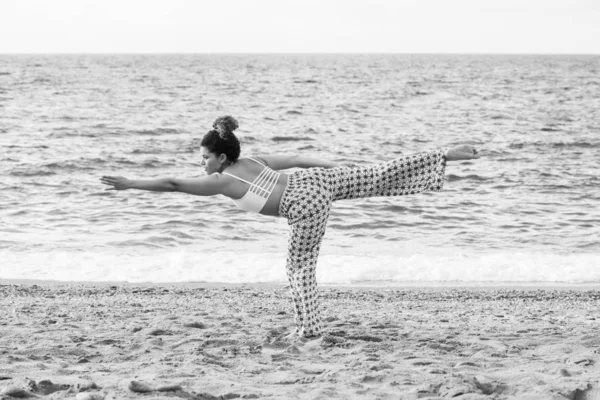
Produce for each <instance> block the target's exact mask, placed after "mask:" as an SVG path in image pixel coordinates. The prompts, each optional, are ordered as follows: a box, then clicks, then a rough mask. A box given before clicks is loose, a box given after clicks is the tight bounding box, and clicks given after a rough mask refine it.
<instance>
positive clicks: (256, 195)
mask: <svg viewBox="0 0 600 400" xmlns="http://www.w3.org/2000/svg"><path fill="white" fill-rule="evenodd" d="M247 158H248V159H249V160H252V161H254V162H255V163H258V164H260V165H262V166H263V167H265V168H263V170H262V171H260V174H258V176H257V177H256V179H254V181H253V182H250V181H247V180H245V179H244V178H240V177H239V176H236V175H233V174H230V173H228V172H222V174H223V175H229V176H231V177H232V178H235V179H237V180H239V181H242V182H244V183H247V184H248V185H250V188H248V191H247V192H246V194H245V195H243V196H242V197H241V198H239V199H232V200H233V202H234V203H235V204H236V205H237V206H238V207H239V208H241V209H242V210H244V211H253V212H260V210H262V209H263V207H264V206H265V204H266V203H267V200H269V196H271V193H273V190H274V189H275V185H277V181H278V180H279V176H280V175H281V173H279V172H277V171H274V170H273V169H271V168H269V167H268V166H266V165H265V164H263V163H261V162H260V161H258V160H256V159H254V158H251V157H247Z"/></svg>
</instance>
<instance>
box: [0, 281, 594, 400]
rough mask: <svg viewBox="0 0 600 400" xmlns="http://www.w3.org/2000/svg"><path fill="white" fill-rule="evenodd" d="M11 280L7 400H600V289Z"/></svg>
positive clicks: (2, 321) (1, 342)
mask: <svg viewBox="0 0 600 400" xmlns="http://www.w3.org/2000/svg"><path fill="white" fill-rule="evenodd" d="M320 293H321V299H322V300H321V304H322V307H321V311H322V314H323V317H324V320H325V322H324V325H325V334H324V335H323V336H322V337H321V338H319V339H314V340H296V341H292V340H289V339H286V335H287V334H288V333H289V332H290V330H291V328H292V326H293V321H292V312H291V303H290V300H289V297H288V291H287V288H286V287H285V286H283V285H281V286H278V285H269V286H261V285H200V284H196V285H123V284H114V285H111V284H90V283H85V284H80V283H71V284H61V283H49V282H46V283H39V284H35V285H34V284H32V283H18V284H14V283H11V282H6V281H5V282H2V281H0V313H1V315H2V317H1V318H0V398H1V399H2V400H4V399H13V398H26V397H28V396H31V397H33V396H35V397H38V398H43V399H79V400H85V399H87V400H90V399H91V400H94V399H137V398H151V399H162V398H165V399H166V398H177V397H179V398H184V399H235V398H241V399H296V398H299V399H361V398H364V399H417V398H429V399H435V398H457V399H470V400H473V399H572V400H581V399H600V363H599V358H600V329H599V325H600V291H598V290H590V289H589V288H576V287H571V288H548V287H544V288H537V289H536V288H494V287H491V288H478V287H471V288H448V287H446V288H418V287H411V288H342V287H339V288H336V287H327V288H320Z"/></svg>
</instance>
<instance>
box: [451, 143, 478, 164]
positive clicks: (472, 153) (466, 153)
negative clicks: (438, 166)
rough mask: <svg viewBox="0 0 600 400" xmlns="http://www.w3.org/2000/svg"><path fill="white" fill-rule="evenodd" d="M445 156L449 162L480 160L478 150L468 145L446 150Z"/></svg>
mask: <svg viewBox="0 0 600 400" xmlns="http://www.w3.org/2000/svg"><path fill="white" fill-rule="evenodd" d="M444 155H445V156H446V160H448V161H460V160H473V159H475V158H479V152H478V151H477V149H476V148H475V147H473V146H469V145H468V144H462V145H460V146H456V147H452V148H451V149H448V150H446V153H444Z"/></svg>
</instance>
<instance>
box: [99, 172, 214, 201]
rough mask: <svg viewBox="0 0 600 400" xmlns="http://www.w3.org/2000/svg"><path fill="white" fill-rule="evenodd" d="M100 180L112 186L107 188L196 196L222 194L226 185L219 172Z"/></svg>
mask: <svg viewBox="0 0 600 400" xmlns="http://www.w3.org/2000/svg"><path fill="white" fill-rule="evenodd" d="M100 182H102V183H103V184H105V185H108V186H112V187H109V188H108V189H106V190H127V189H138V190H148V191H151V192H181V193H188V194H194V195H196V196H213V195H215V194H222V193H223V187H224V182H223V181H222V179H220V177H219V176H218V174H212V175H209V176H205V177H202V178H191V179H179V178H160V179H150V180H142V179H127V178H125V177H122V176H103V177H102V178H101V179H100Z"/></svg>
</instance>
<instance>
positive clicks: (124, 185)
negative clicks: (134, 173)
mask: <svg viewBox="0 0 600 400" xmlns="http://www.w3.org/2000/svg"><path fill="white" fill-rule="evenodd" d="M100 182H102V183H104V184H105V185H108V186H113V187H111V188H108V189H106V190H126V189H129V188H131V184H130V181H129V179H127V178H124V177H122V176H103V177H102V178H100Z"/></svg>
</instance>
